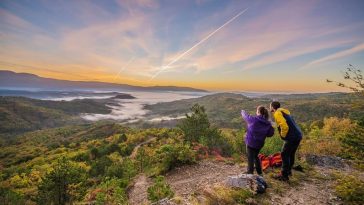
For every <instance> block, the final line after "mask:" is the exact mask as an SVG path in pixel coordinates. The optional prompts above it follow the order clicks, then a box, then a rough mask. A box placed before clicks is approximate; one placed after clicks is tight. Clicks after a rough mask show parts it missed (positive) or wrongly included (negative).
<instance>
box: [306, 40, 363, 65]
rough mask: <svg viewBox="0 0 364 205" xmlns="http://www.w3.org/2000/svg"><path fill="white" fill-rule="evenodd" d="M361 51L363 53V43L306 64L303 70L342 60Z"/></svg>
mask: <svg viewBox="0 0 364 205" xmlns="http://www.w3.org/2000/svg"><path fill="white" fill-rule="evenodd" d="M362 51H364V43H360V44H357V45H356V46H354V47H352V48H349V49H346V50H343V51H339V52H336V53H334V54H331V55H328V56H326V57H323V58H320V59H317V60H314V61H311V62H310V63H308V64H306V65H305V66H304V67H303V68H309V67H311V66H313V65H317V64H320V63H324V62H327V61H333V60H336V59H339V58H343V57H346V56H350V55H353V54H355V53H359V52H362Z"/></svg>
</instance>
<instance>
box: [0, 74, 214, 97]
mask: <svg viewBox="0 0 364 205" xmlns="http://www.w3.org/2000/svg"><path fill="white" fill-rule="evenodd" d="M0 87H2V88H16V89H24V88H26V89H46V90H63V89H73V90H78V89H81V90H82V89H93V90H103V89H108V90H118V91H119V90H122V91H180V92H208V91H206V90H202V89H196V88H190V87H178V86H149V87H144V86H134V85H128V84H117V83H106V82H97V81H70V80H58V79H53V78H44V77H40V76H38V75H35V74H31V73H16V72H13V71H9V70H0Z"/></svg>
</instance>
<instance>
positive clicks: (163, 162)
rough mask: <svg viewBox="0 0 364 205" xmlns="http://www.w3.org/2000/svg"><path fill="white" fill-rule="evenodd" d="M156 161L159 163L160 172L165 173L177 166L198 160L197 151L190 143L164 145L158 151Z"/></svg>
mask: <svg viewBox="0 0 364 205" xmlns="http://www.w3.org/2000/svg"><path fill="white" fill-rule="evenodd" d="M154 161H156V162H157V163H159V168H160V169H159V172H160V173H157V174H161V173H165V172H167V171H169V170H171V169H173V168H175V167H177V166H181V165H184V164H191V163H194V162H195V161H196V152H195V151H194V150H192V149H191V147H190V145H188V144H182V143H179V144H175V145H171V144H167V145H162V146H161V147H160V148H159V149H158V150H157V151H156V155H155V158H154Z"/></svg>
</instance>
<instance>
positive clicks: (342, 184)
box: [335, 175, 364, 205]
mask: <svg viewBox="0 0 364 205" xmlns="http://www.w3.org/2000/svg"><path fill="white" fill-rule="evenodd" d="M335 193H336V194H337V196H339V197H340V198H341V199H343V200H344V201H345V202H346V203H347V204H358V205H359V204H363V203H364V182H363V181H362V180H360V179H359V178H358V177H355V176H351V175H346V176H341V177H340V178H339V179H338V181H337V185H336V187H335Z"/></svg>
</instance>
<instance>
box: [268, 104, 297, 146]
mask: <svg viewBox="0 0 364 205" xmlns="http://www.w3.org/2000/svg"><path fill="white" fill-rule="evenodd" d="M273 116H274V121H275V122H276V124H277V128H278V131H279V134H280V135H281V138H282V139H283V140H286V141H297V140H301V139H302V132H301V130H300V128H299V127H298V126H297V124H296V122H295V121H294V120H293V118H292V117H291V113H290V112H289V111H288V110H287V109H284V108H278V109H277V110H276V111H275V112H274V114H273Z"/></svg>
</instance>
